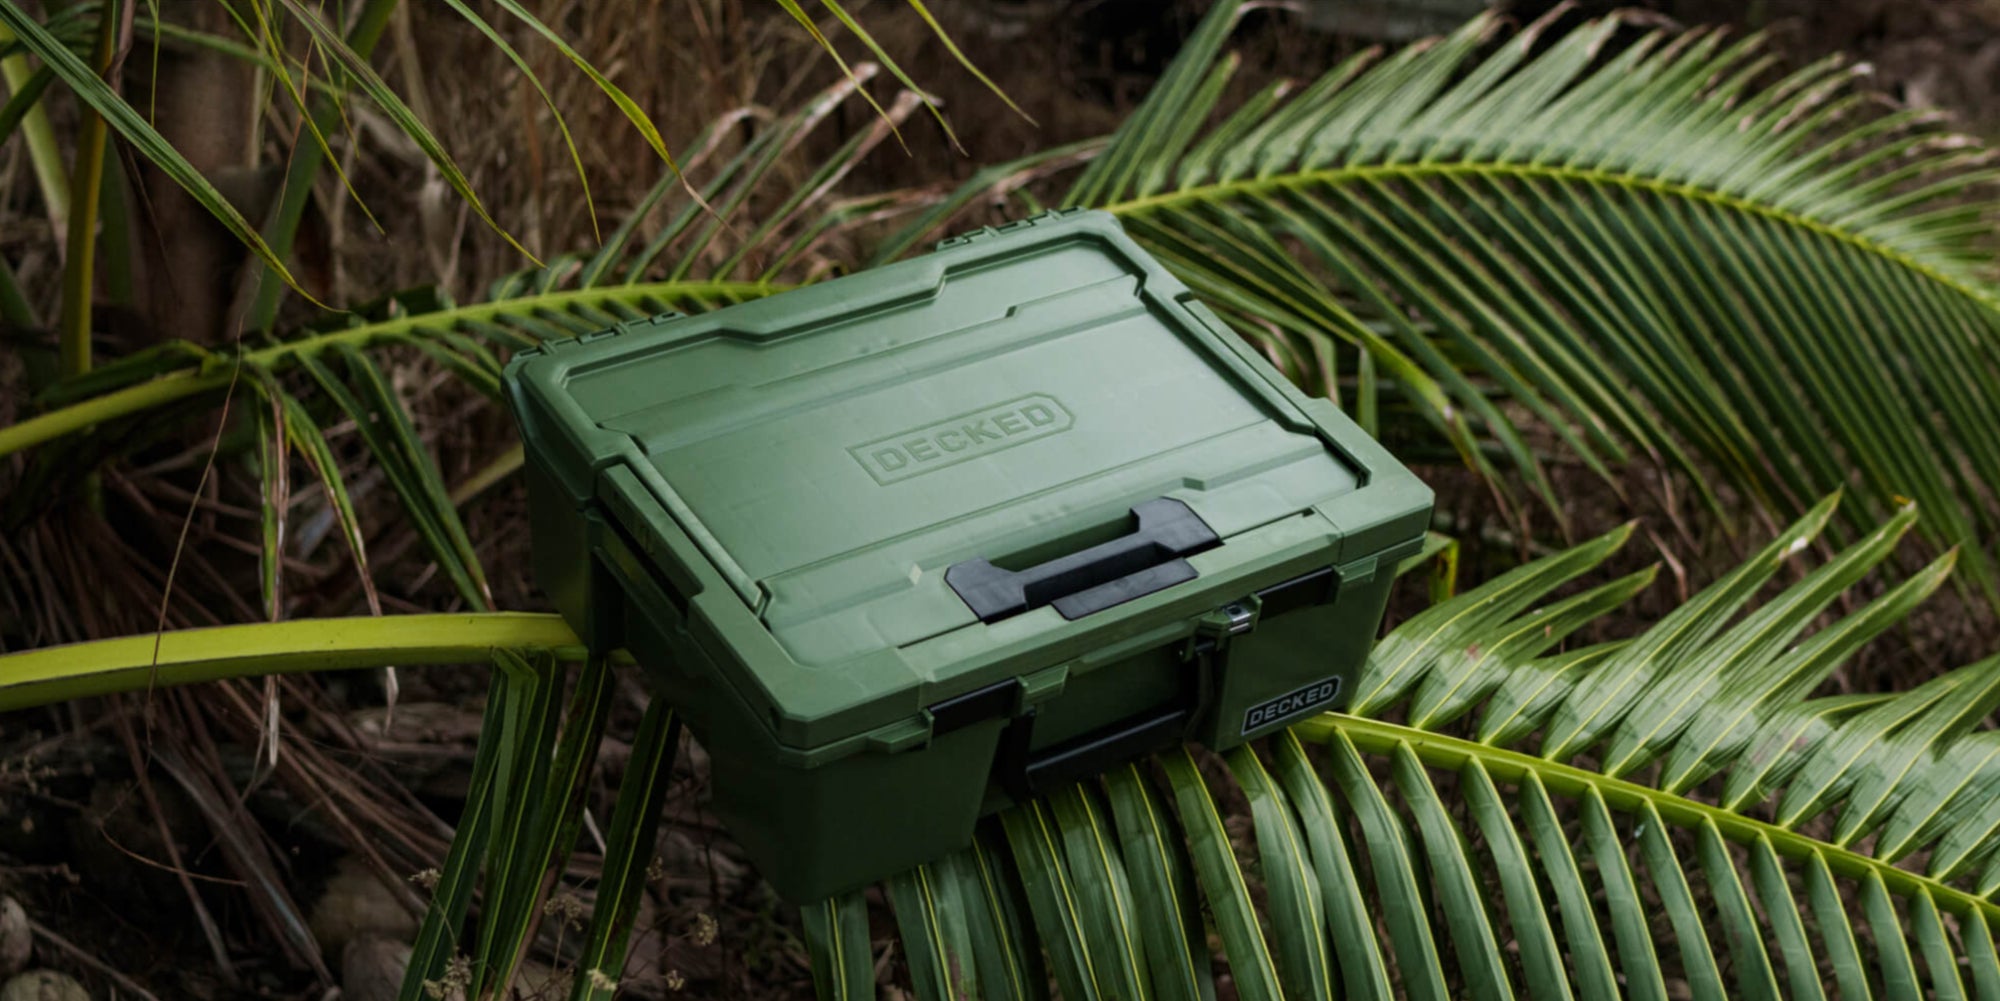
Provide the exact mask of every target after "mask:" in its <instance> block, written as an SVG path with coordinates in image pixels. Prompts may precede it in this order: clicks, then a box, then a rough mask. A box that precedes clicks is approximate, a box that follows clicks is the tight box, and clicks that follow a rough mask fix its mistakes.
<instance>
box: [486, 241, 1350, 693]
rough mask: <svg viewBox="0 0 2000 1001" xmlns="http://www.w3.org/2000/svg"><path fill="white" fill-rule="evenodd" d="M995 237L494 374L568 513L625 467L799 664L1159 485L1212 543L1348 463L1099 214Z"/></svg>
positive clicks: (934, 605)
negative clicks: (600, 474) (512, 384)
mask: <svg viewBox="0 0 2000 1001" xmlns="http://www.w3.org/2000/svg"><path fill="white" fill-rule="evenodd" d="M1008 229H1009V230H1012V232H1001V233H993V232H992V231H988V235H987V236H986V237H985V238H983V239H973V240H966V239H960V240H954V241H947V244H946V245H945V247H944V249H942V250H941V251H940V252H939V253H935V254H931V255H928V256H925V257H922V258H918V259H915V260H911V261H907V262H904V263H901V264H897V265H892V266H890V267H887V268H881V269H876V270H873V271H869V272H864V273H862V274H858V275H854V276H851V277H847V278H842V279H839V280H836V281H832V282H827V283H823V284H819V285H814V286H809V287H806V288H803V289H799V290H795V291H790V292H785V293H783V294H780V295H776V296H773V297H771V298H768V299H764V300H759V301H756V302H751V303H746V304H743V305H738V306H732V307H729V308H727V309H722V310H718V311H715V312H712V313H707V314H703V315H700V316H695V317H686V318H676V319H666V320H661V321H657V322H651V323H640V324H628V325H626V327H624V328H621V331H620V332H619V333H618V334H617V335H616V336H603V337H598V338H590V339H586V340H587V343H580V344H575V345H571V346H568V347H566V348H565V349H564V350H562V351H561V352H560V353H559V355H560V356H559V357H555V356H554V354H555V353H552V355H551V356H548V357H543V358H536V359H533V360H532V364H530V365H527V366H525V367H523V366H521V365H517V366H516V367H515V368H514V369H510V380H514V379H517V373H518V381H519V382H520V383H522V384H524V385H525V387H526V391H525V392H523V391H522V390H521V388H520V387H517V388H516V396H517V411H519V412H521V414H522V418H523V426H524V428H525V429H527V436H528V438H529V449H530V451H531V452H532V453H535V454H536V457H537V458H538V459H539V461H541V462H543V463H545V464H546V465H547V466H549V467H550V468H551V469H552V470H553V471H554V474H555V476H556V478H557V479H558V480H559V481H561V482H563V483H564V484H566V486H567V487H568V488H569V489H570V490H571V491H572V492H573V493H575V494H576V499H577V501H578V502H579V503H580V504H581V503H584V502H585V501H587V500H588V497H589V494H590V491H591V489H593V488H592V486H591V484H592V482H593V477H595V476H596V474H597V471H599V470H602V469H604V468H606V467H607V466H609V465H612V464H624V465H626V466H628V467H629V468H630V469H631V470H632V471H633V473H634V474H635V476H636V477H637V478H638V480H639V481H640V482H641V483H642V484H643V485H644V486H645V488H646V490H647V491H648V493H649V494H650V495H651V496H652V497H653V498H654V499H656V500H657V501H658V503H659V505H660V508H661V517H662V519H663V524H664V523H666V521H665V520H666V519H670V521H671V524H673V525H675V526H677V527H678V528H679V529H680V530H682V531H684V532H685V533H686V534H687V536H688V537H689V538H691V539H692V540H693V541H694V542H695V543H696V544H697V545H698V546H699V547H700V548H701V549H702V550H703V552H704V553H705V555H706V556H707V557H708V559H709V560H710V561H711V562H712V563H713V564H714V566H715V567H716V568H717V570H718V571H720V573H721V574H722V576H723V578H724V579H726V580H727V581H728V582H729V584H730V585H731V586H732V587H733V588H734V589H735V590H736V592H737V593H738V594H739V595H740V596H741V598H742V600H743V601H744V602H745V603H746V604H747V605H748V606H749V607H750V608H751V609H752V610H753V611H754V612H756V613H757V614H758V615H759V616H760V617H761V619H762V620H763V622H764V624H765V625H766V627H768V629H769V631H770V633H771V634H772V636H773V637H774V638H775V639H776V640H777V641H778V643H779V644H780V645H781V646H782V647H783V648H784V649H785V651H786V653H787V654H788V655H789V656H790V657H791V658H792V659H793V660H794V661H796V662H797V663H798V664H801V665H828V664H833V663H838V662H841V661H845V660H850V659H852V658H856V657H861V656H865V655H868V654H871V653H877V652H880V651H883V650H886V649H892V648H897V647H906V646H908V645H910V644H913V643H916V642H918V641H921V640H924V639H927V638H931V637H936V636H939V635H941V634H944V633H947V632H950V631H952V630H954V629H959V628H961V627H966V626H971V625H974V624H976V623H977V622H978V619H977V617H976V616H975V615H974V614H973V613H972V611H971V610H970V609H969V608H968V607H967V605H966V604H965V602H964V601H962V600H961V599H960V598H959V597H958V595H957V594H956V593H954V592H953V591H952V590H951V589H950V588H949V587H948V586H947V585H946V583H945V580H944V573H945V571H946V569H947V568H949V567H950V566H951V565H952V564H954V563H958V562H960V561H964V560H967V559H972V558H976V557H984V558H987V559H991V560H993V561H994V562H995V563H998V564H1001V565H1002V566H1006V567H1009V568H1014V569H1018V568H1020V567H1022V566H1026V565H1031V564H1033V563H1036V562H1040V561H1041V560H1042V559H1045V558H1048V557H1050V556H1054V555H1059V554H1060V553H1061V552H1063V551H1066V550H1069V549H1075V548H1081V547H1082V546H1086V545H1089V544H1091V543H1093V542H1098V541H1102V540H1103V539H1106V538H1109V537H1112V536H1117V535H1120V534H1123V533H1124V532H1125V531H1126V530H1127V529H1128V527H1129V524H1128V522H1129V518H1128V515H1127V512H1128V511H1129V509H1130V508H1131V507H1132V506H1133V505H1135V504H1138V503H1141V502H1143V501H1147V500H1151V499H1154V498H1158V497H1173V498H1176V499H1178V500H1181V501H1183V502H1185V503H1186V504H1187V505H1188V506H1189V507H1190V508H1191V509H1193V510H1194V512H1195V513H1196V514H1198V515H1199V516H1200V517H1201V519H1202V520H1203V521H1205V522H1206V523H1207V524H1208V525H1209V526H1210V527H1211V528H1212V529H1213V530H1214V531H1215V532H1216V533H1217V534H1218V535H1220V536H1221V537H1222V538H1223V539H1224V540H1227V539H1228V538H1229V537H1230V536H1232V535H1234V534H1237V533H1240V532H1244V531H1247V530H1250V529H1254V528H1257V527H1258V526H1261V525H1266V524H1269V523H1271V522H1274V521H1277V520H1279V519H1283V518H1287V517H1292V516H1296V515H1299V514H1301V513H1304V512H1308V511H1311V510H1314V509H1315V508H1316V507H1317V506H1318V505H1322V504H1324V503H1326V502H1328V501H1331V500H1333V499H1335V498H1337V497H1340V496H1342V495H1344V494H1348V493H1351V492H1353V491H1355V490H1356V489H1357V488H1358V487H1359V486H1360V485H1361V484H1362V482H1363V481H1364V479H1366V475H1365V474H1364V473H1363V472H1362V471H1360V470H1358V469H1357V468H1356V467H1355V465H1354V464H1353V463H1352V462H1350V461H1349V460H1346V459H1344V458H1342V456H1340V455H1338V454H1336V452H1335V451H1334V450H1332V449H1331V448H1330V447H1329V434H1328V432H1327V431H1326V430H1325V428H1324V427H1322V426H1319V425H1316V424H1315V422H1314V421H1313V420H1312V419H1311V418H1310V417H1309V416H1308V415H1307V414H1306V413H1305V412H1304V410H1303V409H1302V407H1301V402H1300V401H1301V398H1300V397H1299V396H1298V395H1297V394H1296V392H1295V391H1293V390H1291V389H1290V387H1282V386H1280V385H1277V384H1275V383H1276V377H1275V376H1274V375H1273V374H1272V373H1270V371H1269V369H1268V368H1264V367H1262V366H1261V365H1260V364H1259V363H1255V362H1252V361H1251V360H1249V359H1248V358H1247V357H1245V352H1244V350H1243V349H1242V347H1241V345H1240V344H1237V343H1235V341H1234V335H1233V334H1231V333H1229V332H1228V331H1227V330H1225V329H1222V328H1221V327H1220V324H1219V323H1217V322H1216V321H1214V319H1213V316H1212V314H1208V313H1207V312H1206V310H1203V309H1200V308H1199V307H1198V306H1196V305H1194V304H1192V303H1191V302H1190V301H1189V300H1188V298H1187V293H1186V291H1185V289H1184V288H1183V287H1182V286H1181V285H1180V284H1179V282H1178V281H1176V280H1175V279H1174V278H1173V277H1172V276H1171V275H1169V274H1168V273H1167V272H1166V271H1165V270H1164V269H1162V268H1160V267H1159V265H1158V264H1157V263H1155V262H1153V261H1152V260H1151V259H1150V258H1149V257H1146V256H1145V255H1144V254H1143V253H1141V252H1139V251H1138V249H1137V247H1136V246H1135V245H1133V244H1132V243H1131V241H1130V240H1129V239H1128V238H1127V237H1126V236H1125V235H1124V234H1123V232H1122V231H1121V230H1120V229H1119V227H1118V225H1117V223H1116V222H1115V221H1114V220H1112V219H1111V218H1110V217H1108V216H1104V215H1101V214H1096V213H1085V214H1066V215H1064V216H1062V217H1058V218H1048V217H1045V218H1043V219H1040V220H1036V221H1035V222H1034V224H1033V226H1032V227H1030V226H1025V225H1024V226H1016V227H1008ZM1370 447H1373V446H1372V443H1370ZM1371 454H1372V453H1371ZM626 527H627V530H629V531H633V532H635V533H638V532H643V530H644V528H643V526H636V527H635V526H631V525H628V526H626Z"/></svg>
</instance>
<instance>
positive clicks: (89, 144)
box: [56, 0, 118, 379]
mask: <svg viewBox="0 0 2000 1001" xmlns="http://www.w3.org/2000/svg"><path fill="white" fill-rule="evenodd" d="M117 42H118V4H117V2H116V0H112V2H110V3H106V4H105V5H104V7H103V8H102V9H101V10H100V11H99V12H98V15H97V47H96V49H95V50H94V51H93V52H92V53H91V62H90V65H91V67H92V68H93V69H95V70H96V71H97V75H98V76H100V77H101V76H105V75H106V74H108V73H109V72H110V70H111V55H112V50H113V49H114V48H115V47H116V45H117ZM106 82H107V83H111V81H106ZM80 114H81V116H82V122H81V123H80V124H79V125H78V126H77V139H76V162H75V164H74V168H75V170H74V172H73V173H72V174H71V175H70V186H69V190H70V193H71V194H73V195H75V196H76V198H77V202H76V203H75V204H73V205H71V206H70V214H69V241H68V246H67V248H66V249H65V251H64V254H63V282H62V312H61V314H60V318H59V319H58V320H57V324H58V326H57V331H56V333H57V345H58V349H59V352H60V363H59V365H58V369H57V371H58V372H59V373H60V375H61V376H62V377H63V378H65V379H72V378H75V377H77V376H79V375H83V374H84V373H86V372H89V371H90V329H91V323H90V297H91V293H92V292H93V291H94V290H95V289H96V285H97V209H98V206H99V204H101V203H102V201H103V196H104V145H105V143H104V140H105V134H106V129H105V124H104V116H103V115H100V114H98V113H97V111H96V109H94V108H91V107H89V106H87V105H86V106H84V107H83V108H82V109H81V110H80Z"/></svg>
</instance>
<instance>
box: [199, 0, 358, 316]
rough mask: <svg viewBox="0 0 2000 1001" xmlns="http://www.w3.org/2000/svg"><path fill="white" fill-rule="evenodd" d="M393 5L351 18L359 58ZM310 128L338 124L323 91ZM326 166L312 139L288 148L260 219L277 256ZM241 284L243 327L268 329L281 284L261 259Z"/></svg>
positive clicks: (286, 250) (350, 42)
mask: <svg viewBox="0 0 2000 1001" xmlns="http://www.w3.org/2000/svg"><path fill="white" fill-rule="evenodd" d="M395 9H396V0H368V3H367V4H366V6H364V7H362V8H361V14H360V16H359V17H358V18H357V19H356V20H355V22H354V28H353V30H351V31H349V32H348V33H347V47H348V48H350V49H353V50H354V53H355V54H356V55H358V56H360V57H361V58H363V59H367V58H368V57H369V56H370V55H372V54H373V53H374V51H375V44H376V43H377V42H379V41H380V40H381V38H382V29H383V27H384V26H386V25H387V24H388V23H389V15H390V14H391V13H392V12H394V11H395ZM311 114H312V122H313V128H315V129H317V130H318V132H319V133H320V134H321V135H326V134H329V133H331V132H332V131H333V130H334V128H335V127H336V126H338V125H339V124H340V120H341V114H340V105H339V103H338V102H337V101H336V100H335V99H334V98H333V97H332V96H329V95H327V94H320V95H318V97H317V98H315V99H314V100H313V102H312V112H311ZM325 165H326V150H325V148H324V147H322V146H321V145H320V144H319V143H316V142H311V143H308V142H301V143H298V144H297V146H296V147H295V148H294V149H293V150H292V161H291V165H290V166H289V167H287V168H286V170H285V183H284V186H283V187H282V188H280V189H279V195H278V202H277V204H276V205H273V206H272V207H271V214H270V216H269V217H267V218H266V219H265V220H264V230H263V232H264V242H265V243H267V244H269V245H270V247H271V252H272V253H274V254H276V255H278V257H279V258H280V259H282V258H285V257H288V256H290V255H291V252H292V242H293V240H295V239H296V238H297V237H298V232H299V222H300V220H302V219H304V218H305V214H306V204H307V202H309V201H310V200H311V199H312V190H313V183H314V182H315V181H317V180H318V178H319V172H320V169H321V168H322V167H324V166H325ZM243 280H244V284H243V285H242V286H241V287H239V288H238V290H237V301H238V302H239V303H241V302H245V301H247V302H248V306H247V307H245V311H244V312H242V313H241V314H240V315H241V316H242V317H243V321H244V327H243V329H246V330H269V329H271V325H272V323H274V322H275V321H276V320H277V316H278V297H279V296H280V295H282V294H284V291H285V283H284V282H283V281H281V280H278V279H277V276H276V275H273V274H272V273H271V269H270V268H269V267H268V266H266V265H265V264H264V263H263V262H262V261H256V260H253V261H250V262H249V263H248V264H247V265H246V267H245V271H244V277H243Z"/></svg>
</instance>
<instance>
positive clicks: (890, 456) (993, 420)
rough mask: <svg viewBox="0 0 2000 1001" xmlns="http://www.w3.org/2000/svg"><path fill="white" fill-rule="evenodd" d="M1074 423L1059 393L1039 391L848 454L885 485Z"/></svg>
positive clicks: (1025, 442)
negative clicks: (1060, 399) (1060, 400)
mask: <svg viewBox="0 0 2000 1001" xmlns="http://www.w3.org/2000/svg"><path fill="white" fill-rule="evenodd" d="M1075 423H1076V418H1074V417H1072V416H1070V412H1069V411H1068V410H1065V409H1063V405H1062V404H1061V403H1058V402H1056V398H1055V397H1053V396H1045V395H1042V394H1040V393H1037V394H1035V395H1033V396H1023V397H1021V398H1020V399H1018V400H1008V401H1007V402H1005V403H996V404H994V405H993V406H990V407H987V408H986V409H984V410H975V411H973V412H971V413H969V414H960V415H959V416H957V417H950V418H946V419H944V420H941V421H935V422H933V423H930V424H925V425H924V426H922V427H915V428H911V429H910V430H908V431H905V432H903V433H901V434H894V435H890V436H889V437H887V438H879V439H877V440H875V441H871V442H868V443H866V444H863V445H856V446H854V447H852V448H849V449H848V450H847V453H848V454H849V455H852V456H854V461H856V462H859V463H861V468H863V469H866V470H868V475H870V476H873V477H875V482H877V483H880V484H883V485H884V486H886V485H888V484H891V483H895V482H897V481H898V480H907V479H909V478H910V477H912V476H918V475H921V474H923V473H928V472H930V471H932V470H935V469H943V468H945V467H946V466H955V465H958V464H959V463H961V462H964V461H966V460H968V459H977V458H979V457H980V456H983V455H990V454H992V453H994V452H998V451H1000V450H1001V449H1003V448H1013V447H1014V446H1016V445H1024V444H1027V443H1028V442H1031V441H1036V440H1038V439H1042V438H1047V437H1048V436H1050V435H1052V434H1061V433H1062V432H1064V431H1067V430H1069V429H1070V427H1071V426H1072V425H1074V424H1075Z"/></svg>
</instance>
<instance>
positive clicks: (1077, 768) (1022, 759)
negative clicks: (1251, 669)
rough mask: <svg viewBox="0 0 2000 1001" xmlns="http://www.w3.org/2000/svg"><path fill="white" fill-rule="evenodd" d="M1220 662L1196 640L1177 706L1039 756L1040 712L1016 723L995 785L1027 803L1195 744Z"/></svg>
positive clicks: (1000, 753)
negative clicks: (1036, 741)
mask: <svg viewBox="0 0 2000 1001" xmlns="http://www.w3.org/2000/svg"><path fill="white" fill-rule="evenodd" d="M1219 657H1220V651H1219V649H1218V647H1217V645H1216V643H1215V641H1214V640H1213V639H1210V638H1206V637H1203V638H1198V639H1196V640H1195V642H1194V644H1193V646H1192V647H1191V649H1190V651H1189V654H1188V663H1187V665H1186V667H1185V669H1184V670H1185V671H1186V675H1185V676H1184V677H1183V678H1182V683H1181V694H1180V696H1179V697H1178V698H1176V699H1175V700H1174V701H1172V702H1170V703H1168V704H1166V705H1164V706H1161V707H1159V708H1156V709H1149V710H1146V711H1145V712H1142V713H1139V714H1137V715H1134V716H1127V717H1125V718H1124V719H1121V720H1117V721H1115V722H1112V723H1107V724H1105V725H1104V726H1101V727H1098V728H1097V729H1095V730H1092V731H1090V732H1089V733H1084V734H1080V735H1078V736H1075V737H1071V738H1070V739H1068V740H1065V741H1063V742H1062V743H1060V744H1056V745H1054V746H1051V747H1044V748H1042V749H1041V750H1039V751H1036V750H1031V749H1030V746H1031V745H1032V743H1033V742H1034V734H1035V710H1033V709H1029V710H1028V711H1027V712H1025V713H1023V714H1021V715H1019V716H1016V717H1014V718H1013V720H1012V721H1011V722H1009V723H1008V724H1007V729H1006V730H1004V731H1002V733H1001V734H1000V746H999V748H998V750H997V751H996V752H995V753H994V757H993V779H994V781H995V782H997V783H999V785H1000V787H1001V788H1003V789H1005V790H1007V793H1008V795H1010V796H1012V797H1014V798H1015V799H1016V800H1025V799H1028V798H1030V797H1033V796H1038V795H1041V794H1042V793H1046V792H1049V791H1051V790H1053V789H1057V788H1060V787H1062V786H1064V785H1066V784H1068V783H1070V782H1074V781H1076V780H1078V779H1083V778H1088V777H1090V776H1092V775H1096V774H1097V773H1099V772H1102V771H1104V770H1105V769H1107V768H1110V767H1112V766H1114V765H1120V764H1123V763H1125V762H1127V761H1131V760H1133V759H1135V758H1139V757H1143V756H1144V755H1147V754H1151V753H1153V752H1155V751H1160V750H1164V749H1166V748H1169V747H1173V746H1175V745H1176V744H1179V743H1181V742H1182V741H1184V740H1189V739H1192V737H1193V733H1194V728H1195V725H1196V724H1197V723H1199V722H1200V721H1201V720H1202V719H1203V718H1205V717H1206V716H1207V715H1208V713H1209V710H1210V709H1211V708H1212V707H1213V705H1214V702H1215V684H1216V679H1215V672H1216V661H1217V659H1218V658H1219Z"/></svg>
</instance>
